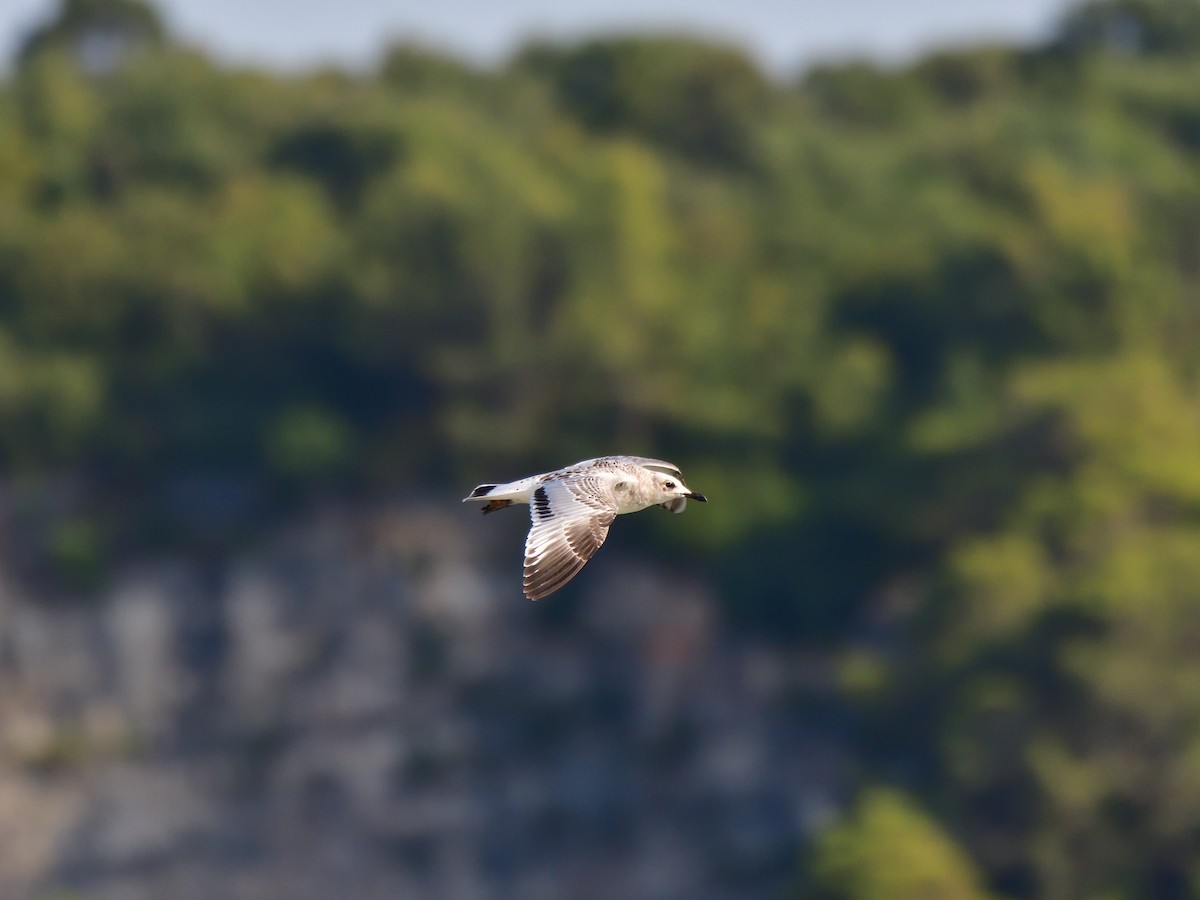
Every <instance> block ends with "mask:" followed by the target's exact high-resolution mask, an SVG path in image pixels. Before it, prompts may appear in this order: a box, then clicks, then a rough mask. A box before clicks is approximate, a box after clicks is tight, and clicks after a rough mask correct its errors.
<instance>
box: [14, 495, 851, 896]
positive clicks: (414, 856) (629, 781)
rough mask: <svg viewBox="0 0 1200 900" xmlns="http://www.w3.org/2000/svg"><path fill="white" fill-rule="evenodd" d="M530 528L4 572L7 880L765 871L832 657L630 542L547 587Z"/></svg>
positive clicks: (383, 519)
mask: <svg viewBox="0 0 1200 900" xmlns="http://www.w3.org/2000/svg"><path fill="white" fill-rule="evenodd" d="M497 518H498V517H497ZM513 518H514V519H516V518H519V517H513ZM486 524H487V525H489V526H491V525H493V524H494V523H493V522H491V521H489V522H487V523H486ZM523 530H524V523H523V522H514V524H513V525H512V526H511V527H509V528H503V527H489V528H483V527H482V524H481V523H480V521H479V520H478V518H477V517H475V516H468V515H465V514H463V513H462V511H461V510H460V509H459V508H458V506H457V504H446V505H445V506H435V505H419V504H418V505H405V506H403V507H399V506H397V507H395V508H389V509H384V510H372V511H369V512H362V511H358V512H355V513H353V514H351V513H348V512H329V513H326V514H323V515H319V516H315V517H313V518H312V519H311V520H309V521H307V522H306V523H304V524H303V525H301V526H298V527H297V528H295V529H294V530H292V531H291V532H290V533H288V534H286V535H282V536H280V537H278V538H277V539H275V540H273V541H270V542H267V543H265V544H264V545H263V546H262V547H261V548H259V549H258V550H256V551H254V552H249V553H247V554H246V555H244V556H242V557H240V558H237V559H229V560H226V561H224V562H220V563H215V564H214V563H209V564H207V565H205V566H199V565H196V564H191V563H188V562H182V561H158V562H154V563H147V564H144V565H141V566H137V567H134V568H131V569H129V570H127V571H125V572H123V573H121V574H120V575H119V577H118V578H116V579H115V581H114V582H113V583H112V585H111V586H110V588H108V589H107V590H106V591H105V592H104V594H103V595H102V596H99V597H95V598H86V601H85V602H78V603H74V604H64V603H61V602H57V603H56V602H48V601H47V600H46V599H45V598H39V597H37V596H31V595H30V594H29V593H27V592H26V591H25V590H24V589H23V588H22V587H21V586H20V585H19V584H17V583H15V582H13V581H12V580H11V579H5V578H2V577H0V810H2V811H3V814H2V815H0V896H4V897H41V896H50V895H54V894H55V893H59V892H62V893H67V894H70V892H77V893H78V894H80V895H82V896H86V897H89V898H97V900H109V898H111V900H136V898H147V900H149V898H161V897H172V898H180V900H188V898H197V900H200V898H204V900H208V898H212V897H223V898H234V900H236V898H246V900H252V898H253V900H259V898H263V897H278V898H294V900H309V898H311V900H319V898H344V897H354V898H397V897H422V898H424V897H429V898H455V900H457V898H492V897H497V898H507V897H520V898H539V897H545V898H562V897H572V898H592V897H595V898H609V897H630V898H647V900H653V898H662V900H673V898H706V897H712V898H740V897H759V896H771V895H776V894H778V892H779V891H780V890H781V889H782V888H783V887H785V886H786V885H787V883H788V881H789V878H790V877H791V875H792V873H793V871H794V865H795V854H796V851H797V849H798V847H799V845H800V842H801V841H802V839H803V836H804V833H805V830H806V828H808V827H809V826H811V824H812V823H814V822H819V821H820V819H821V816H822V814H823V811H825V810H827V809H828V808H829V806H830V804H831V801H832V796H833V795H834V794H835V793H836V791H837V786H838V782H839V774H840V773H839V771H838V769H839V754H838V747H837V745H836V741H835V740H834V739H833V738H832V737H830V735H831V734H832V733H833V732H832V729H831V728H830V726H829V723H823V722H821V721H820V719H819V717H820V713H819V711H816V708H815V707H814V706H812V705H811V704H809V703H807V702H806V701H805V700H804V699H803V698H804V697H811V696H813V695H814V694H817V693H820V692H821V691H822V690H825V689H826V686H825V685H824V684H823V683H821V682H822V679H823V678H824V677H825V676H824V674H823V672H824V666H823V665H822V664H821V663H820V661H819V660H816V661H814V660H813V659H811V658H810V659H804V660H799V659H795V658H791V657H789V656H788V655H786V654H784V653H783V652H782V651H778V650H773V649H770V648H768V647H767V646H762V645H755V644H752V643H747V642H745V641H736V640H733V639H731V638H730V637H728V636H726V635H724V634H723V633H722V629H721V623H720V617H719V610H718V607H717V603H716V597H715V596H714V595H713V593H712V591H711V589H710V588H709V587H708V586H706V585H705V584H704V583H702V582H700V581H697V580H688V579H686V578H681V577H680V576H679V575H678V574H676V573H673V572H670V571H668V570H667V569H665V568H663V569H659V568H653V567H647V566H646V565H644V564H637V563H635V562H633V561H632V560H631V559H629V558H628V557H627V556H622V554H621V553H620V550H619V548H615V547H614V548H606V552H605V553H604V554H603V555H602V557H601V558H600V559H599V560H598V561H597V563H596V564H595V565H594V567H593V568H592V569H589V571H588V572H586V573H585V575H584V576H583V577H581V578H580V579H579V582H578V584H577V585H576V586H573V588H572V590H571V591H568V592H564V593H563V594H561V595H558V596H556V597H554V598H551V599H549V600H547V601H543V602H542V603H541V604H537V605H535V604H530V603H529V602H528V601H526V600H524V599H523V598H522V597H521V592H520V579H519V571H518V570H519V554H518V551H519V547H520V544H521V540H522V535H523ZM814 673H816V674H814Z"/></svg>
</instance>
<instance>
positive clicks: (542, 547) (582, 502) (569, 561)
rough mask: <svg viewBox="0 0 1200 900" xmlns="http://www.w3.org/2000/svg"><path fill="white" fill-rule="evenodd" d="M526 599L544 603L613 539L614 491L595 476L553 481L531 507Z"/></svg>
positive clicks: (541, 489)
mask: <svg viewBox="0 0 1200 900" xmlns="http://www.w3.org/2000/svg"><path fill="white" fill-rule="evenodd" d="M529 515H530V518H531V519H532V520H533V525H532V526H531V527H530V529H529V536H528V537H527V538H526V539H525V596H526V597H528V598H529V599H530V600H540V599H542V598H543V597H545V596H547V595H548V594H552V593H554V592H555V591H557V590H558V589H559V588H560V587H562V586H563V585H564V584H566V583H567V582H568V581H570V580H571V579H572V578H574V577H575V575H576V574H578V572H579V570H580V569H582V568H583V565H584V563H586V562H587V561H588V560H589V559H591V558H592V556H593V555H594V554H595V553H596V551H597V550H599V549H600V545H601V544H603V543H604V539H605V538H606V537H608V527H609V526H610V525H612V521H613V519H614V518H616V515H617V499H616V497H615V496H614V495H613V492H612V486H611V485H610V484H609V483H608V482H607V481H605V480H603V479H600V478H597V477H595V476H594V475H582V476H578V475H577V476H568V477H565V478H560V479H555V480H553V481H548V482H546V483H545V484H543V485H541V486H540V487H539V488H538V489H537V490H535V491H534V492H533V497H532V498H531V500H530V503H529Z"/></svg>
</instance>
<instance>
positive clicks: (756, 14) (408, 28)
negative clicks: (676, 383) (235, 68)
mask: <svg viewBox="0 0 1200 900" xmlns="http://www.w3.org/2000/svg"><path fill="white" fill-rule="evenodd" d="M155 5H156V6H157V8H158V9H159V11H160V12H162V13H163V15H164V17H165V19H166V21H167V25H168V27H169V28H170V29H171V31H172V32H173V33H174V34H175V35H176V36H179V37H182V38H183V39H184V40H186V41H188V42H189V43H198V44H201V45H203V46H204V47H206V48H207V49H208V50H209V51H210V52H212V53H214V54H215V55H217V56H219V57H222V58H224V59H228V60H234V61H238V62H250V63H258V64H263V65H268V66H279V67H284V68H290V69H294V68H299V67H304V66H310V65H313V64H318V63H336V64H340V65H346V66H351V67H359V66H364V65H370V64H372V63H373V62H374V61H375V60H376V59H377V58H378V56H379V51H380V49H381V48H382V47H383V46H384V45H385V44H387V43H388V42H389V40H394V39H397V38H419V39H422V40H424V41H426V42H428V43H431V44H433V45H435V46H439V47H442V48H444V49H446V50H449V51H451V52H454V53H456V54H458V55H461V56H465V57H468V58H470V59H474V60H476V61H480V62H484V63H490V62H495V61H498V60H502V59H504V58H505V57H507V56H508V55H509V54H510V53H511V52H512V51H513V50H514V49H515V48H516V47H519V46H520V45H521V43H522V42H523V41H524V40H525V39H527V38H529V37H531V36H542V37H566V38H573V37H579V36H581V35H585V34H592V33H596V32H601V31H614V30H618V31H620V30H623V31H629V30H648V29H656V30H689V31H693V32H698V33H701V34H705V35H709V36H713V37H717V38H720V39H723V40H725V41H728V42H731V43H735V44H740V45H742V46H744V47H746V48H748V49H749V50H751V51H752V52H753V53H754V54H755V55H756V56H757V57H758V58H759V59H760V60H761V61H762V62H763V64H764V65H765V66H766V67H768V68H769V69H771V70H772V71H775V72H778V73H788V72H794V71H798V70H800V69H802V68H804V67H806V66H808V65H811V64H813V63H814V62H818V61H822V60H831V59H842V58H846V57H848V56H870V57H872V58H874V59H878V60H882V61H904V60H907V59H911V58H912V57H914V56H917V55H919V54H920V53H921V52H922V51H924V50H928V49H930V48H933V47H939V46H955V45H960V44H963V43H968V42H978V41H984V40H997V39H998V40H1004V41H1030V40H1036V39H1039V38H1041V37H1043V36H1044V35H1046V34H1047V33H1048V32H1049V30H1050V29H1051V27H1052V26H1053V24H1054V23H1055V22H1056V21H1057V20H1058V18H1059V16H1061V15H1062V13H1063V11H1064V10H1065V9H1067V8H1068V7H1069V6H1071V5H1073V4H1072V2H1071V0H920V2H911V0H908V2H901V0H793V2H790V3H789V2H784V0H732V2H728V0H727V2H721V0H658V2H647V0H509V2H507V3H504V2H495V0H492V2H488V0H438V2H433V3H406V2H404V0H332V2H329V0H327V2H319V0H158V2H157V3H156V4H155ZM57 8H58V0H0V64H3V65H5V66H7V64H8V63H9V61H10V60H11V58H12V54H13V52H14V50H15V48H16V46H17V44H18V43H19V41H20V39H21V37H22V35H24V34H25V33H26V32H27V31H28V29H29V28H30V27H31V26H33V25H34V24H35V23H37V22H39V21H41V20H44V19H45V18H47V17H48V16H50V15H51V14H52V13H53V11H54V10H55V9H57Z"/></svg>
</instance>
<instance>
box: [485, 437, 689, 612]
mask: <svg viewBox="0 0 1200 900" xmlns="http://www.w3.org/2000/svg"><path fill="white" fill-rule="evenodd" d="M688 500H698V501H699V502H701V503H707V502H708V498H707V497H705V496H704V495H703V494H698V493H696V492H695V491H693V490H691V489H690V488H689V487H688V486H687V485H686V484H684V482H683V475H682V474H681V473H680V471H679V467H678V466H677V465H675V464H674V463H669V462H665V461H664V460H661V459H650V458H648V457H645V456H601V457H597V458H596V459H585V460H583V461H582V462H577V463H574V464H573V465H569V466H564V467H563V468H561V469H555V470H554V471H553V472H543V473H542V474H541V475H530V476H529V477H528V478H520V479H518V480H516V481H510V482H508V483H506V484H481V485H479V486H478V487H476V488H475V489H474V490H473V491H471V493H470V494H469V495H468V496H466V497H464V498H463V503H470V502H481V503H483V504H484V507H483V514H484V515H485V516H486V515H487V514H488V513H492V512H495V511H496V510H498V509H504V508H505V507H508V506H512V505H513V504H515V503H528V504H529V517H530V520H531V525H530V528H529V535H528V536H527V537H526V538H525V578H524V582H523V587H524V593H525V596H526V597H528V598H529V599H530V600H541V599H542V598H543V597H547V596H549V595H550V594H553V593H554V592H555V591H557V590H558V589H559V588H561V587H562V586H563V585H565V584H566V583H567V582H568V581H570V580H571V579H572V578H574V577H575V576H576V575H577V574H579V570H580V569H582V568H583V566H584V564H585V563H586V562H587V561H588V560H589V559H591V558H592V557H593V556H594V555H595V553H596V551H597V550H599V549H600V546H601V545H602V544H603V543H604V540H605V538H607V537H608V529H609V526H611V525H612V522H613V519H615V518H616V517H617V516H618V515H620V514H622V513H632V512H638V511H640V510H643V509H647V508H648V507H651V506H661V507H662V508H663V509H665V510H667V511H668V512H672V513H675V514H679V513H681V512H683V511H684V509H686V508H687V502H688Z"/></svg>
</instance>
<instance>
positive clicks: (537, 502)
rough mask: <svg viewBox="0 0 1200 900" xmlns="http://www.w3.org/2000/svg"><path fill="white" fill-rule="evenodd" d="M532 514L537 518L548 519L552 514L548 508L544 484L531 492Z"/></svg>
mask: <svg viewBox="0 0 1200 900" xmlns="http://www.w3.org/2000/svg"><path fill="white" fill-rule="evenodd" d="M533 514H534V515H535V516H537V517H538V518H539V519H549V518H550V517H551V516H552V515H554V511H553V510H552V509H550V498H549V497H548V496H547V495H546V487H545V485H543V486H541V487H539V488H538V489H537V490H536V491H534V492H533Z"/></svg>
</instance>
